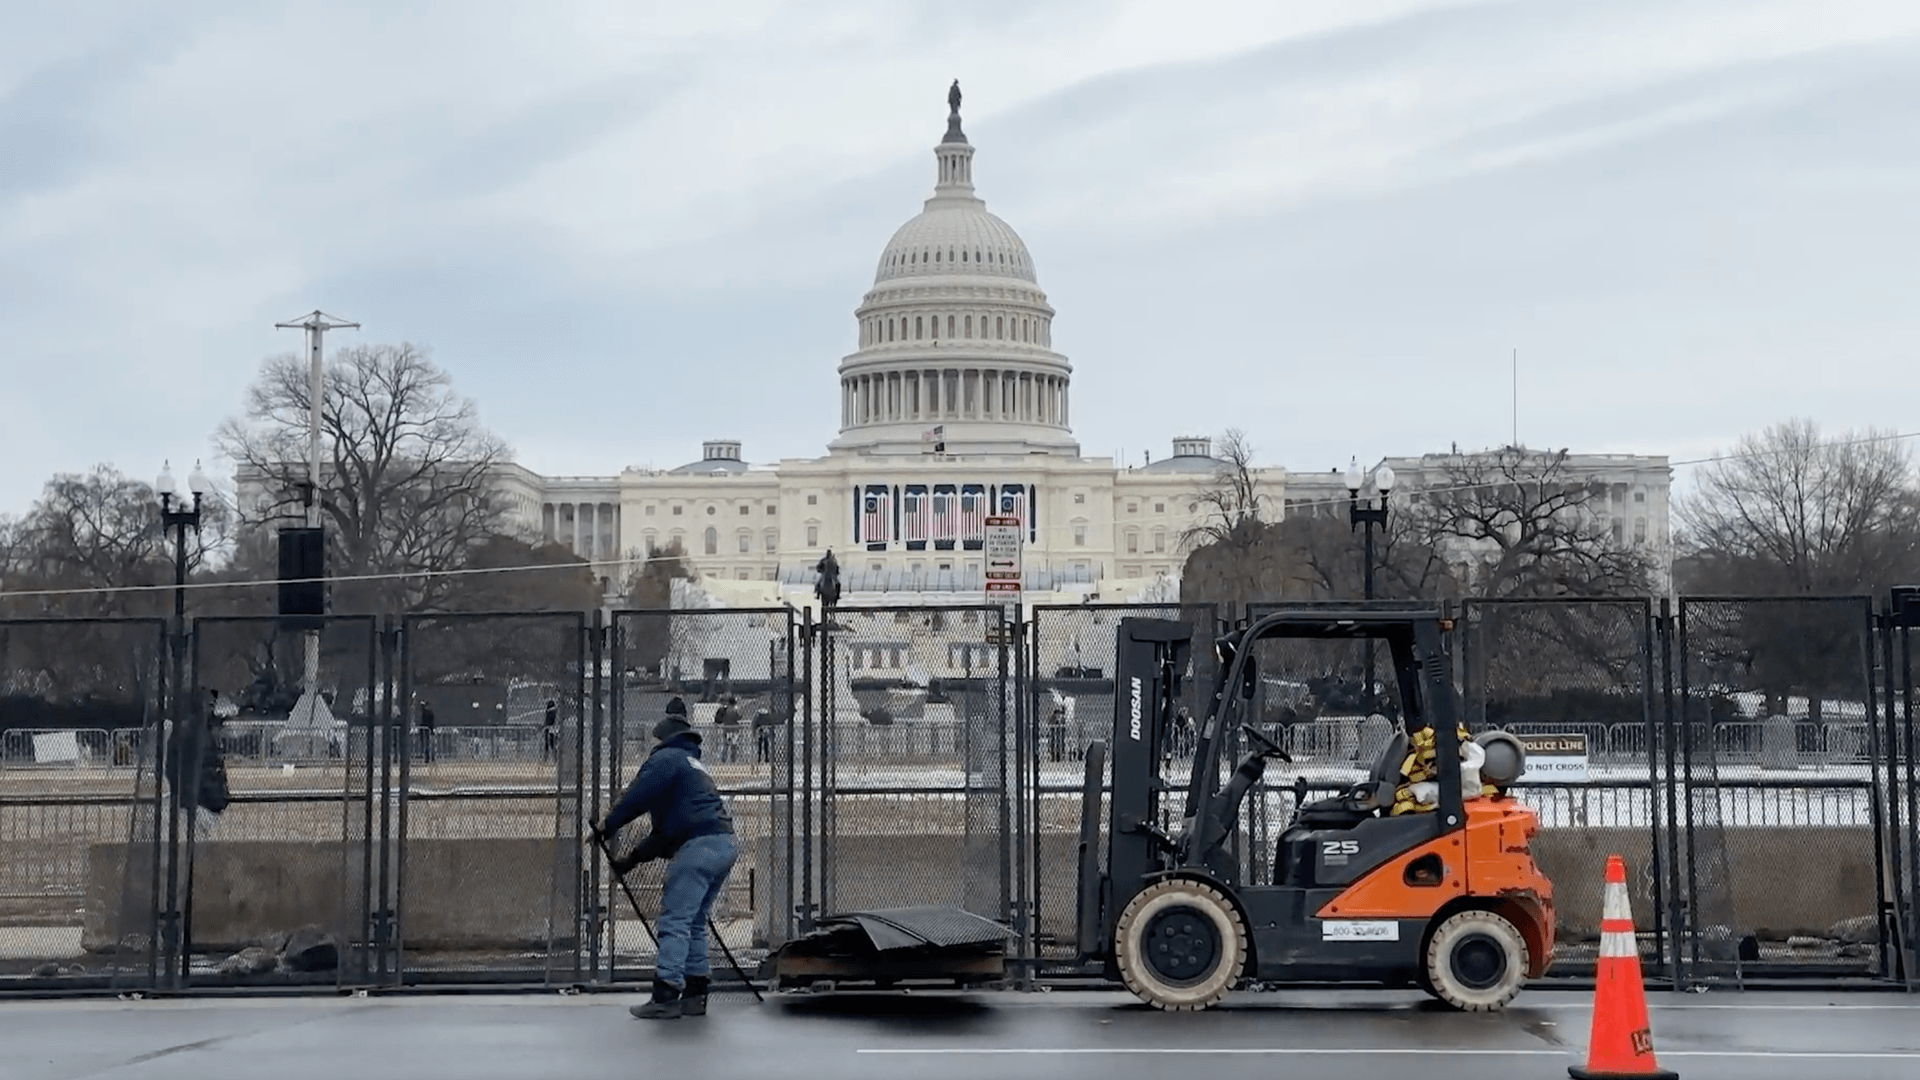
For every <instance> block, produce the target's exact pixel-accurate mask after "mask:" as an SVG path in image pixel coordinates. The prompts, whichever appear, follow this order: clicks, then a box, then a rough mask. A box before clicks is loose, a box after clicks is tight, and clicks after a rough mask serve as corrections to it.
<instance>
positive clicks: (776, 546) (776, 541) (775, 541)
mask: <svg viewBox="0 0 1920 1080" xmlns="http://www.w3.org/2000/svg"><path fill="white" fill-rule="evenodd" d="M779 550H780V534H779V533H778V532H776V531H775V530H773V529H768V530H767V554H769V555H771V554H773V553H774V552H776V551H779Z"/></svg>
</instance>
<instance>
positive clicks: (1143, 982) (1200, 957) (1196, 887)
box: [1113, 878, 1247, 1012]
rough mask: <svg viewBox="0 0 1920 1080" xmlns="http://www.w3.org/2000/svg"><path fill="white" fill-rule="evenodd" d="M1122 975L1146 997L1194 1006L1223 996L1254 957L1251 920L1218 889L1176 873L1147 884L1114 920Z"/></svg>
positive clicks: (1158, 1004)
mask: <svg viewBox="0 0 1920 1080" xmlns="http://www.w3.org/2000/svg"><path fill="white" fill-rule="evenodd" d="M1113 955H1114V961H1115V964H1116V966H1117V967H1119V969H1120V977H1121V979H1122V980H1124V981H1125V982H1126V984H1127V989H1129V990H1131V991H1133V993H1134V995H1135V996H1136V997H1138V998H1139V999H1140V1000H1142V1001H1144V1002H1146V1003H1147V1004H1149V1005H1152V1006H1154V1007H1155V1008H1159V1009H1166V1010H1169V1011H1174V1012H1192V1011H1195V1010H1199V1009H1204V1008H1206V1007H1207V1006H1209V1005H1211V1004H1213V1003H1214V1002H1216V1001H1219V1000H1220V999H1221V998H1222V997H1223V996H1225V994H1226V992H1227V991H1228V990H1231V989H1233V984H1234V983H1236V982H1238V981H1239V979H1240V971H1241V969H1242V968H1243V967H1245V966H1246V961H1247V928H1246V926H1245V924H1243V923H1242V922H1241V921H1240V912H1239V911H1238V910H1237V909H1236V908H1235V907H1234V906H1233V902H1232V901H1230V900H1228V899H1227V897H1226V895H1225V894H1223V893H1222V892H1221V891H1220V890H1219V889H1216V888H1214V887H1213V886H1211V885H1209V884H1207V883H1206V882H1204V881H1194V880H1191V879H1187V878H1172V879H1169V880H1166V881H1160V882H1156V883H1154V884H1152V885H1149V886H1147V887H1146V888H1145V889H1142V890H1141V891H1140V893H1139V895H1137V896H1135V897H1134V898H1133V899H1132V900H1131V901H1129V902H1128V903H1127V906H1126V909H1125V910H1123V911H1121V913H1120V921H1119V924H1118V925H1117V926H1116V927H1115V928H1114V934H1113Z"/></svg>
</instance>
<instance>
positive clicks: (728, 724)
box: [713, 694, 740, 765]
mask: <svg viewBox="0 0 1920 1080" xmlns="http://www.w3.org/2000/svg"><path fill="white" fill-rule="evenodd" d="M713 723H714V726H716V727H718V728H719V729H720V760H721V761H723V762H725V763H727V764H729V765H731V764H734V763H735V762H737V761H739V760H740V705H739V699H738V698H736V697H734V696H733V695H732V694H728V695H727V696H726V697H724V698H721V699H720V709H719V711H718V712H715V713H714V714H713Z"/></svg>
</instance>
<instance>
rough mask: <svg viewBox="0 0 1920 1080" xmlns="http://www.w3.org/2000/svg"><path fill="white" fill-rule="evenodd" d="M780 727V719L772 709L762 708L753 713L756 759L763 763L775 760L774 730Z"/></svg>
mask: <svg viewBox="0 0 1920 1080" xmlns="http://www.w3.org/2000/svg"><path fill="white" fill-rule="evenodd" d="M779 727H780V721H779V720H777V719H775V718H774V715H773V710H772V709H761V710H760V711H759V712H757V713H754V714H753V749H754V760H755V761H757V762H759V763H760V764H762V765H767V764H770V763H772V761H773V738H774V732H775V731H777V730H779Z"/></svg>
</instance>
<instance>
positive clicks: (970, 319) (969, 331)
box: [966, 315, 973, 337]
mask: <svg viewBox="0 0 1920 1080" xmlns="http://www.w3.org/2000/svg"><path fill="white" fill-rule="evenodd" d="M966 327H967V336H968V337H972V336H973V316H971V315H969V316H967V322H966Z"/></svg>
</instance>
